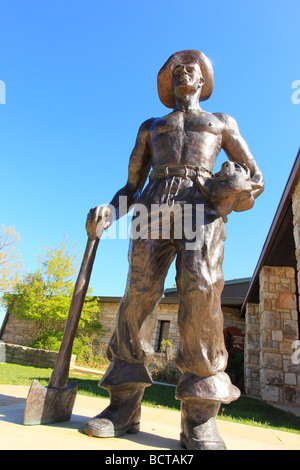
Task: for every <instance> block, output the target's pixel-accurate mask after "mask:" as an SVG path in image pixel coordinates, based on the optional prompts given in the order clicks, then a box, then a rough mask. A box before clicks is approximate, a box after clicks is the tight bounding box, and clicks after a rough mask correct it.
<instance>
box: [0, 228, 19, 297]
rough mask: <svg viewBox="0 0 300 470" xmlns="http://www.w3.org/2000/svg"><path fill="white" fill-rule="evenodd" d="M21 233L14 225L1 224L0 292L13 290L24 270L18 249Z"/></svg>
mask: <svg viewBox="0 0 300 470" xmlns="http://www.w3.org/2000/svg"><path fill="white" fill-rule="evenodd" d="M19 243H20V235H19V234H18V233H17V232H16V231H15V229H14V227H5V225H1V226H0V294H3V293H5V292H10V291H12V289H13V287H14V285H15V284H16V282H17V281H18V280H19V278H20V274H21V270H22V260H21V255H20V253H19V252H18V250H17V245H18V244H19Z"/></svg>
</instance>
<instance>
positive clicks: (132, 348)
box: [100, 178, 236, 402]
mask: <svg viewBox="0 0 300 470" xmlns="http://www.w3.org/2000/svg"><path fill="white" fill-rule="evenodd" d="M174 188H175V189H174ZM151 195H154V196H155V197H151ZM158 195H159V196H158ZM139 202H140V203H143V204H145V205H146V206H147V208H148V209H149V216H148V219H147V222H148V229H149V227H150V219H151V217H150V216H151V215H153V211H154V209H153V205H151V204H150V202H151V203H153V202H156V203H157V202H159V203H160V204H164V203H165V204H167V205H168V207H171V208H172V207H173V208H176V204H178V206H177V207H178V208H179V207H181V208H183V207H184V206H185V207H186V205H187V204H189V203H190V207H192V228H193V229H195V228H196V229H197V233H196V234H195V236H194V238H193V240H192V242H193V244H192V245H188V244H189V243H190V242H191V239H187V237H186V236H185V233H184V230H182V232H181V234H180V236H179V237H178V236H177V238H176V237H175V236H174V235H175V231H176V230H175V227H174V217H173V219H172V217H171V219H172V220H171V231H170V236H169V237H168V238H162V237H161V236H160V238H155V237H157V234H156V235H155V234H154V239H153V238H150V235H152V237H153V230H152V232H151V233H150V230H148V235H149V236H145V233H144V238H139V237H136V236H135V238H134V239H131V242H130V249H129V272H128V278H127V286H126V291H125V294H124V297H123V298H122V300H121V303H120V305H119V310H118V314H117V324H116V328H115V332H114V334H113V336H112V338H111V341H110V343H109V346H108V351H107V355H108V358H109V359H110V360H111V361H112V362H111V365H110V367H109V368H108V370H107V372H106V374H105V376H104V377H103V379H102V381H101V382H100V386H102V387H104V388H108V389H109V388H111V387H113V386H118V385H121V383H124V382H126V383H130V382H133V383H134V382H144V383H145V385H146V384H147V385H149V384H150V383H151V378H150V375H149V374H148V372H147V366H148V365H149V364H150V363H151V361H152V358H153V353H154V351H153V348H152V346H151V338H152V332H153V326H154V324H155V316H154V312H155V310H156V308H157V306H158V304H159V302H160V300H161V298H162V296H163V292H164V281H165V278H166V275H167V273H168V269H169V267H170V265H171V263H172V261H173V260H174V259H175V258H176V285H177V292H178V296H179V308H178V328H179V334H180V345H179V349H178V352H177V357H176V366H177V368H178V369H179V370H180V372H181V373H182V376H181V380H180V382H179V385H178V387H177V396H178V398H179V399H180V398H181V397H184V396H186V394H190V395H198V396H201V395H203V394H205V393H207V390H208V388H209V390H210V392H209V394H210V396H209V397H208V398H215V399H216V400H221V401H222V400H223V401H224V402H229V401H231V399H232V395H233V394H234V393H236V392H233V391H232V385H231V382H230V380H229V377H228V376H227V374H224V372H223V371H224V370H225V368H226V365H227V357H228V355H227V351H226V349H225V344H224V336H223V314H222V309H221V293H222V290H223V287H224V278H223V272H222V261H223V250H224V240H225V238H226V231H225V225H224V222H223V219H222V218H221V217H220V215H219V214H218V211H217V210H216V209H215V208H214V207H213V206H212V205H211V204H210V203H209V201H207V200H206V199H205V198H203V196H202V195H201V194H200V192H199V191H198V189H197V186H196V185H195V181H194V180H191V179H185V180H182V179H181V178H177V179H176V178H172V180H171V178H169V179H166V180H163V181H156V182H153V183H152V184H150V185H149V186H148V187H147V188H146V190H145V191H144V193H143V194H142V197H141V199H140V201H139ZM196 208H197V209H199V208H200V209H202V220H201V224H200V225H199V224H198V226H197V227H196V225H197V224H196V218H197V214H199V212H197V211H196ZM156 209H157V208H156ZM134 218H135V216H134ZM141 225H142V224H141ZM177 228H178V227H177ZM160 235H162V234H161V233H160ZM177 235H178V230H177ZM187 247H188V248H187ZM212 378H215V380H213V379H212ZM206 379H208V380H209V384H210V386H209V387H207V383H208V382H207V380H206ZM212 381H213V383H212ZM199 384H200V385H199ZM224 384H225V385H224ZM225 389H226V390H225ZM224 390H225V391H224Z"/></svg>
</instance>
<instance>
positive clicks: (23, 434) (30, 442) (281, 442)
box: [0, 385, 300, 452]
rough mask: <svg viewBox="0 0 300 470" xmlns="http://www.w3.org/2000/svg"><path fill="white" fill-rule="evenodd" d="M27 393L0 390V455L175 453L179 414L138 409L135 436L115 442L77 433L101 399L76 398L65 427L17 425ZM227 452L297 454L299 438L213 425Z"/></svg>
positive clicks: (100, 405) (0, 387)
mask: <svg viewBox="0 0 300 470" xmlns="http://www.w3.org/2000/svg"><path fill="white" fill-rule="evenodd" d="M28 390H29V387H24V386H11V385H0V449H1V450H24V449H26V450H48V449H49V450H107V451H109V450H110V451H122V450H127V451H134V450H146V451H162V452H164V451H170V450H172V451H179V450H181V448H180V445H179V432H180V413H179V412H178V411H167V410H161V409H158V408H150V407H146V406H143V409H142V420H141V430H140V432H139V433H137V434H126V436H123V437H121V438H108V439H98V438H94V437H88V436H86V435H85V434H83V433H82V429H83V426H84V424H85V422H86V421H87V420H88V419H89V418H91V417H93V416H95V415H96V414H98V413H99V412H100V411H101V410H103V409H104V408H105V407H106V406H107V405H108V400H107V399H104V398H89V397H86V396H82V395H77V398H76V402H75V406H74V410H73V415H72V418H71V420H70V421H68V422H65V423H56V424H52V425H42V426H24V425H23V424H22V421H23V414H24V407H25V401H26V397H27V393H28ZM217 422H218V429H219V431H220V433H221V435H222V437H223V439H224V441H225V443H226V445H227V448H228V450H300V435H299V434H293V433H288V432H283V431H275V430H272V429H263V428H258V427H254V426H247V425H244V424H236V423H230V422H226V421H222V420H218V421H217Z"/></svg>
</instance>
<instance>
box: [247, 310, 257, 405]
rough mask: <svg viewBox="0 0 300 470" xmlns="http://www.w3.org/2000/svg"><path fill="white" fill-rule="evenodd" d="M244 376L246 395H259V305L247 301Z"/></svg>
mask: <svg viewBox="0 0 300 470" xmlns="http://www.w3.org/2000/svg"><path fill="white" fill-rule="evenodd" d="M245 327H246V335H245V352H244V358H245V362H244V364H245V367H244V369H245V376H244V388H245V393H246V394H247V395H251V396H253V397H257V398H258V397H259V396H260V362H259V356H260V354H259V349H260V331H259V305H258V304H254V303H248V304H247V306H246V315H245Z"/></svg>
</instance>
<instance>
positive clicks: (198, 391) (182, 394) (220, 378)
mask: <svg viewBox="0 0 300 470" xmlns="http://www.w3.org/2000/svg"><path fill="white" fill-rule="evenodd" d="M240 394H241V392H240V390H239V389H238V388H237V387H236V386H235V385H233V384H232V383H231V380H230V378H229V376H228V375H227V374H226V373H225V372H218V373H217V374H216V375H212V376H210V377H199V376H197V375H194V374H184V375H183V376H182V377H181V379H180V381H179V383H178V385H177V388H176V393H175V398H176V399H177V400H188V399H190V398H199V399H200V400H212V401H218V402H220V403H230V402H231V401H233V400H236V399H237V398H239V396H240Z"/></svg>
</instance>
